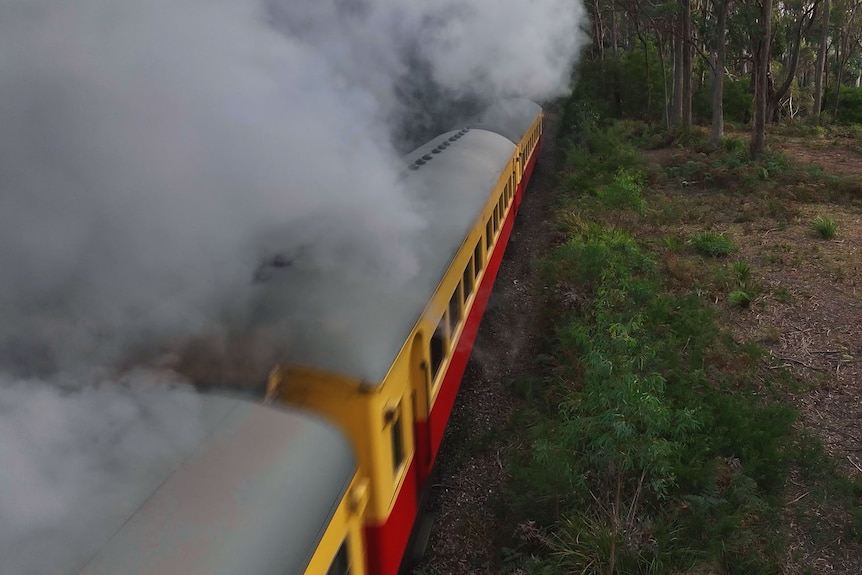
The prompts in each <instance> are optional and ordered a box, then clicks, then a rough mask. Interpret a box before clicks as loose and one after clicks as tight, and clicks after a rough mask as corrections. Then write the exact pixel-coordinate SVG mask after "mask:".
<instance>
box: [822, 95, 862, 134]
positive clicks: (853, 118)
mask: <svg viewBox="0 0 862 575" xmlns="http://www.w3.org/2000/svg"><path fill="white" fill-rule="evenodd" d="M823 102H824V106H827V107H828V108H831V107H832V106H834V102H835V88H834V86H833V87H830V88H828V89H827V90H826V95H825V96H824V98H823ZM833 120H834V121H835V122H837V123H839V124H844V125H853V124H862V88H853V87H850V86H841V90H840V92H839V95H838V114H837V115H836V116H835V117H834V118H833Z"/></svg>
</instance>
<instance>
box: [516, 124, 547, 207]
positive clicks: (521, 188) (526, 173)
mask: <svg viewBox="0 0 862 575" xmlns="http://www.w3.org/2000/svg"><path fill="white" fill-rule="evenodd" d="M543 138H544V136H539V142H538V143H537V144H536V147H535V148H533V153H532V154H531V155H530V160H529V161H528V162H527V167H526V169H525V170H524V177H523V178H521V182H520V183H519V184H518V196H521V195H523V193H524V190H526V189H527V184H529V183H530V176H532V175H533V168H535V167H536V158H538V157H539V151H540V150H541V149H542V139H543ZM518 203H520V200H518Z"/></svg>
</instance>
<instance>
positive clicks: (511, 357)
mask: <svg viewBox="0 0 862 575" xmlns="http://www.w3.org/2000/svg"><path fill="white" fill-rule="evenodd" d="M554 121H555V116H554V112H553V110H549V111H547V112H546V126H547V127H546V134H547V135H548V136H549V137H546V139H545V143H546V145H545V147H544V149H543V151H542V156H541V157H540V159H539V163H538V166H537V171H536V173H535V176H534V179H533V181H532V182H531V184H530V187H529V189H528V191H527V194H526V196H525V199H524V202H523V203H522V206H521V209H520V213H519V219H518V222H517V224H516V227H515V231H514V234H513V237H512V240H511V242H510V245H509V247H508V249H507V252H506V256H505V258H504V260H503V264H502V267H501V269H500V274H499V277H498V280H497V284H496V287H495V291H494V295H493V296H492V299H491V303H490V305H489V308H488V311H487V312H486V316H485V319H484V321H483V324H482V327H481V329H480V333H479V338H478V340H477V343H476V347H475V349H474V351H473V355H472V358H471V360H470V363H469V365H468V368H467V373H466V374H465V377H464V380H463V383H462V387H461V391H460V394H459V398H458V402H457V404H456V406H455V412H454V413H453V416H452V420H451V423H450V426H449V429H448V430H447V435H446V438H445V439H444V442H443V447H442V450H441V454H440V460H439V463H438V469H437V477H436V479H435V485H434V491H433V493H432V497H431V502H430V505H431V509H432V511H433V513H434V515H435V523H434V529H433V531H432V534H431V539H430V542H429V548H428V551H427V552H426V555H425V558H424V560H423V561H422V563H421V564H420V565H419V566H418V567H417V568H416V569H415V570H414V571H413V573H414V574H415V575H461V574H475V575H491V574H495V573H499V571H500V565H499V564H498V561H499V551H498V550H497V549H496V547H495V535H496V533H495V524H494V517H495V513H494V509H493V504H494V501H495V500H494V498H493V495H494V493H495V492H496V491H497V489H498V487H499V486H500V485H501V484H502V482H503V481H505V479H506V475H505V470H504V468H503V465H502V462H501V450H504V449H505V448H506V442H505V438H502V437H500V436H499V434H495V433H494V432H495V430H498V429H501V428H502V427H503V426H504V425H505V423H506V422H507V421H508V420H509V418H510V417H511V415H512V414H513V412H514V411H515V410H516V409H517V407H518V400H517V399H515V398H514V397H513V396H512V394H511V393H510V392H509V390H508V389H507V386H506V382H507V381H509V380H510V379H511V378H512V377H514V376H516V375H517V374H518V373H529V371H530V369H531V368H532V366H533V362H534V358H535V356H536V355H537V354H538V353H539V351H540V350H538V349H537V345H536V339H537V329H538V327H537V317H536V316H537V304H538V301H536V298H535V297H534V295H533V292H532V291H531V289H530V287H529V286H531V285H533V283H532V282H533V277H532V274H533V273H534V272H533V269H534V268H533V265H532V264H533V262H534V261H535V259H536V258H538V257H541V256H542V254H544V253H545V252H546V251H547V249H548V248H549V246H550V245H551V242H552V241H553V234H552V231H551V229H550V226H549V221H550V219H551V206H552V201H553V193H554V187H555V185H556V175H555V174H554V173H553V170H552V168H551V166H552V164H553V162H552V158H551V155H552V154H553V149H552V145H553V127H554V126H555V122H554ZM781 148H782V149H783V150H784V151H785V152H786V153H788V154H790V155H791V156H792V157H795V158H797V159H798V161H800V162H805V163H813V164H817V165H819V166H820V167H821V168H823V170H824V171H825V172H826V173H829V174H834V175H843V176H851V177H856V176H858V177H862V157H860V154H859V153H858V152H856V151H855V150H854V149H853V146H852V145H850V143H848V142H844V145H841V142H837V143H836V142H833V141H826V142H824V141H818V140H810V139H802V138H799V139H787V140H786V141H784V142H783V143H782V145H781ZM669 158H670V154H669V153H667V151H659V152H657V153H654V154H650V155H649V157H648V159H649V160H650V161H653V162H666V161H669ZM678 193H683V192H681V191H678V190H663V191H660V194H665V195H666V194H678ZM684 193H686V195H687V197H686V200H685V201H686V202H689V203H690V206H689V208H688V209H690V210H691V214H693V215H698V214H701V216H703V215H704V214H706V215H707V216H708V217H699V218H698V217H694V218H687V217H684V218H682V220H683V221H684V222H686V224H684V225H683V226H682V228H681V229H680V224H679V223H678V222H677V223H676V224H674V229H675V231H676V232H677V233H679V234H682V235H686V234H688V233H689V232H692V231H696V230H698V229H701V230H702V229H703V225H704V221H708V222H709V226H710V229H713V230H714V231H721V232H723V233H726V234H728V235H730V236H731V237H732V238H733V239H734V242H735V243H736V245H737V246H738V247H739V251H738V252H737V253H736V254H735V255H734V256H733V258H734V259H733V261H739V260H741V261H745V262H747V263H748V264H749V265H750V267H751V274H752V278H753V279H754V280H755V282H756V283H757V285H758V286H759V289H758V294H757V297H756V299H755V301H754V302H753V303H752V304H751V306H750V308H749V309H747V310H739V309H736V308H732V307H731V306H729V305H728V304H727V303H726V302H725V301H723V300H722V298H725V297H726V294H723V293H716V294H714V296H712V297H713V299H714V301H715V303H716V305H717V307H719V309H721V310H722V313H723V314H724V319H725V321H726V322H727V324H728V325H729V326H730V329H731V331H732V333H733V336H734V338H735V339H737V340H738V341H740V342H744V341H757V342H758V343H759V344H760V345H762V346H763V347H764V348H765V349H766V350H767V352H768V354H769V356H768V358H767V362H768V366H769V368H770V369H782V368H786V369H788V370H789V371H790V372H792V373H793V374H794V375H795V376H797V378H798V380H799V381H800V382H801V385H800V386H799V388H798V390H797V391H795V392H794V393H793V394H792V395H790V396H788V401H792V402H794V403H795V404H796V407H797V408H798V410H799V413H800V418H799V421H798V422H797V425H798V426H799V427H800V428H802V429H805V430H807V431H810V432H811V433H813V434H815V435H816V436H818V437H820V438H821V439H822V440H823V442H824V444H825V448H826V450H827V451H828V453H829V454H831V455H832V456H833V457H834V458H835V459H836V460H837V461H838V462H839V465H840V467H841V469H842V470H843V471H844V472H845V473H847V474H848V475H850V476H862V208H860V204H859V203H856V204H846V205H837V204H826V203H821V204H818V203H804V204H802V203H795V202H793V201H792V200H788V201H787V202H786V203H785V204H786V205H783V206H782V207H781V214H782V216H781V221H780V223H779V222H778V221H777V220H776V217H775V214H774V213H766V212H763V213H760V212H758V209H759V208H758V207H757V206H749V205H745V204H746V200H744V199H742V200H740V204H739V205H728V202H727V201H726V199H721V198H718V199H716V198H715V197H714V195H712V196H711V195H710V194H709V193H708V192H697V191H695V192H688V191H687V192H684ZM674 199H675V200H676V199H678V198H674ZM860 200H862V198H860ZM740 212H745V213H746V214H748V216H747V217H745V218H739V217H738V216H735V214H738V213H740ZM817 215H823V216H826V217H829V218H832V219H834V220H835V221H837V222H838V233H837V235H836V237H835V238H834V239H833V240H823V239H819V238H816V237H815V235H814V234H813V233H812V230H811V222H812V221H813V219H814V217H816V216H817ZM689 228H690V229H689ZM476 440H479V441H481V443H482V445H483V446H484V447H483V449H481V450H477V449H468V448H466V447H465V444H468V443H470V441H474V442H475V441H476ZM816 497H817V494H816V493H813V492H812V490H811V489H810V486H809V485H807V484H806V482H805V481H804V480H802V479H800V478H799V477H796V476H793V477H791V481H790V483H789V485H788V487H787V501H788V502H789V503H788V513H787V525H786V528H787V529H788V531H789V532H790V534H791V542H790V548H789V549H788V550H787V564H786V567H785V570H784V573H786V574H788V575H790V574H793V575H796V574H797V573H802V572H804V571H802V568H801V566H804V565H809V566H814V573H817V574H847V575H859V574H860V573H862V546H860V545H859V544H858V543H850V542H847V541H845V540H844V534H843V532H841V531H840V529H838V527H837V525H838V523H837V522H836V518H835V517H834V516H833V515H834V514H832V513H831V511H828V510H827V509H825V508H823V509H821V508H820V507H818V503H817V501H816ZM803 504H805V505H807V509H808V510H809V512H810V513H814V514H815V515H817V514H819V513H820V512H822V513H823V516H822V522H823V530H824V531H825V533H826V534H827V536H826V538H825V540H824V538H823V537H819V538H818V539H817V540H816V541H815V540H814V539H812V537H811V535H810V533H808V532H807V531H806V530H804V529H803V527H802V526H801V525H799V524H797V521H796V517H798V515H796V514H794V513H793V507H794V506H799V505H803ZM833 527H834V528H835V531H834V532H830V529H832V528H833ZM809 572H810V571H809Z"/></svg>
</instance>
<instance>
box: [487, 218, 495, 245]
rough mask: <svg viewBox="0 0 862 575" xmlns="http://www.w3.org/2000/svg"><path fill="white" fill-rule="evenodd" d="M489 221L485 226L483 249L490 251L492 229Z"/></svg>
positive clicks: (492, 241)
mask: <svg viewBox="0 0 862 575" xmlns="http://www.w3.org/2000/svg"><path fill="white" fill-rule="evenodd" d="M491 226H492V224H491V219H490V218H489V219H488V222H487V223H486V224H485V249H487V250H490V249H491V244H492V243H494V228H492V227H491Z"/></svg>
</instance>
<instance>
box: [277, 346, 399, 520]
mask: <svg viewBox="0 0 862 575" xmlns="http://www.w3.org/2000/svg"><path fill="white" fill-rule="evenodd" d="M408 367H409V365H408V364H407V362H404V365H403V366H398V365H395V366H393V368H392V369H391V370H390V373H389V375H387V377H386V379H385V380H384V381H383V382H382V383H380V384H378V385H368V384H367V383H363V382H361V381H357V380H352V379H348V378H344V377H339V376H334V375H328V374H325V373H322V372H319V371H317V370H312V369H307V368H302V367H288V368H287V369H285V370H276V372H274V373H273V375H272V378H275V379H279V380H280V383H278V384H277V385H276V387H278V388H279V390H280V400H281V401H283V402H285V403H287V404H290V405H294V406H297V407H301V408H303V409H309V410H311V411H314V412H316V413H319V414H320V415H322V416H323V417H325V418H326V419H327V420H329V421H330V422H332V423H333V424H335V425H337V426H338V427H340V428H341V430H342V431H343V432H344V434H345V436H346V437H347V438H348V439H349V440H350V442H351V445H352V446H353V449H354V451H355V453H356V456H357V457H358V459H359V470H360V474H361V475H363V476H364V477H367V478H368V479H369V480H370V482H371V489H370V492H369V503H368V519H369V522H371V523H376V522H379V521H380V520H382V519H384V518H386V517H388V516H389V511H390V510H391V508H392V505H393V504H394V502H395V494H396V493H397V492H398V489H399V488H400V485H401V483H402V482H403V481H404V477H405V476H406V474H407V468H408V467H409V465H410V461H411V460H412V459H413V452H414V439H413V421H414V415H413V403H412V401H411V397H410V388H409V385H408V379H409V373H408V369H407V368H408ZM396 409H397V411H398V415H399V416H400V418H401V421H402V424H401V439H402V445H403V451H404V459H403V461H402V463H401V465H399V467H398V469H393V446H392V434H391V430H392V428H391V425H392V423H389V422H387V412H389V413H392V412H393V410H396Z"/></svg>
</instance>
